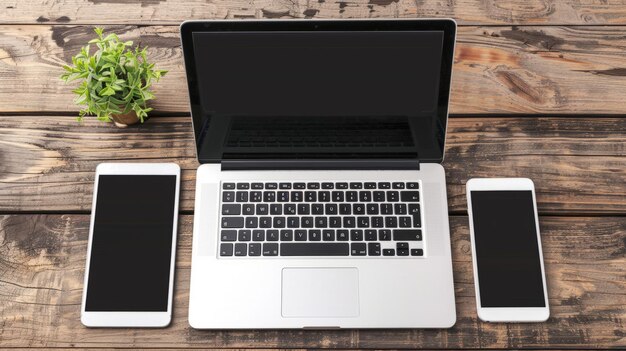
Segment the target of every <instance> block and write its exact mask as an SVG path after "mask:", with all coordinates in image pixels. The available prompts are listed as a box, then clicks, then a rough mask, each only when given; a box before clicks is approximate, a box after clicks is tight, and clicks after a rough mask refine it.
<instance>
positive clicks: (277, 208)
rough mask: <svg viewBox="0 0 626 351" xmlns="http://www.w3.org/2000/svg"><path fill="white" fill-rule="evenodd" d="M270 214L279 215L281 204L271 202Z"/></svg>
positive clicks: (281, 212) (281, 209) (281, 208)
mask: <svg viewBox="0 0 626 351" xmlns="http://www.w3.org/2000/svg"><path fill="white" fill-rule="evenodd" d="M270 214H272V215H281V214H283V205H281V204H271V205H270Z"/></svg>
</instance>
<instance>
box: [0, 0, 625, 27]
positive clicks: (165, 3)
mask: <svg viewBox="0 0 626 351" xmlns="http://www.w3.org/2000/svg"><path fill="white" fill-rule="evenodd" d="M0 9H1V11H0V23H2V22H5V23H26V24H31V23H38V24H51V23H59V24H67V23H73V24H92V23H107V24H178V23H180V22H182V21H184V20H187V19H240V18H241V19H247V18H256V19H259V18H270V19H274V18H369V17H392V18H393V17H453V18H455V19H456V20H457V21H458V22H459V23H460V24H551V25H554V24H609V23H610V24H625V23H626V8H625V7H624V4H623V2H622V1H576V0H514V1H498V0H458V1H436V0H426V1H419V2H417V1H412V0H352V1H343V0H341V1H327V0H313V1H309V0H297V1H283V0H259V1H242V0H230V1H204V0H125V1H121V0H66V1H46V0H20V1H17V0H12V1H5V2H4V3H3V5H2V7H1V8H0Z"/></svg>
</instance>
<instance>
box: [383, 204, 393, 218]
mask: <svg viewBox="0 0 626 351" xmlns="http://www.w3.org/2000/svg"><path fill="white" fill-rule="evenodd" d="M380 214H384V215H390V214H393V205H392V204H381V205H380Z"/></svg>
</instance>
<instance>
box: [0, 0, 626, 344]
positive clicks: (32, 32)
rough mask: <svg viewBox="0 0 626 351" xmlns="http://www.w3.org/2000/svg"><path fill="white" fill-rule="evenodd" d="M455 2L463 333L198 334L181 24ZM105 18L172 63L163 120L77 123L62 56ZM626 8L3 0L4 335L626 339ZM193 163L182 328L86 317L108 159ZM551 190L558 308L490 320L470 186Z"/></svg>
mask: <svg viewBox="0 0 626 351" xmlns="http://www.w3.org/2000/svg"><path fill="white" fill-rule="evenodd" d="M444 16H449V17H454V18H455V19H456V20H457V21H458V23H459V33H458V44H457V51H456V59H455V67H454V77H453V89H452V90H453V91H452V102H451V104H452V107H451V116H450V121H449V127H448V139H447V145H446V160H445V164H444V166H445V168H446V170H447V179H448V196H449V205H450V208H449V210H450V224H451V228H452V249H453V261H454V262H453V265H454V275H455V291H456V303H457V314H458V319H457V323H456V325H455V326H454V327H453V328H451V329H447V330H331V331H320V330H306V331H303V330H249V331H232V330H223V331H198V330H194V329H192V328H190V327H189V325H188V323H187V306H188V298H189V269H190V258H191V257H190V254H191V231H192V229H191V228H192V220H193V197H194V192H193V190H194V184H195V179H194V178H195V169H196V168H197V166H198V164H197V161H196V159H195V156H194V155H195V154H194V144H193V136H192V130H191V124H190V118H189V110H188V103H187V95H186V86H185V77H184V72H183V62H182V59H181V56H182V53H181V48H180V43H179V34H178V24H179V23H180V22H181V21H182V20H185V19H201V18H230V19H239V18H241V19H246V18H330V17H333V18H357V17H358V18H366V17H391V18H392V17H444ZM94 25H102V26H104V27H105V28H106V30H107V31H113V32H116V33H118V34H119V35H121V37H122V38H124V39H132V40H134V41H135V42H136V43H139V44H141V45H148V46H150V49H149V56H150V58H151V59H153V60H154V61H156V62H158V64H159V65H160V66H161V67H162V68H165V69H167V70H169V71H170V72H169V74H168V75H167V76H166V77H165V79H163V80H162V81H161V82H160V83H159V84H158V85H157V87H156V93H157V96H158V99H157V100H156V101H155V103H154V107H155V111H154V113H153V118H151V119H150V120H149V121H148V122H147V123H145V124H143V125H139V126H135V127H131V128H127V129H124V130H121V129H117V128H116V127H114V126H113V125H108V124H101V123H98V122H95V121H93V120H86V121H85V122H84V123H82V124H79V123H77V122H76V120H75V116H76V113H77V112H76V111H77V107H76V106H74V105H73V103H72V99H73V96H72V94H71V92H70V90H71V87H70V86H66V85H64V84H63V83H62V82H61V81H60V80H59V79H58V77H59V75H60V74H61V72H62V69H61V66H62V65H63V64H64V63H66V62H69V60H70V57H71V56H72V55H74V54H76V53H77V51H78V50H79V47H80V46H81V45H84V44H85V43H86V42H87V41H88V40H89V39H90V38H91V37H92V34H93V33H92V27H93V26H94ZM624 111H626V5H624V4H619V1H578V0H559V1H556V0H532V1H530V0H518V1H511V2H508V1H496V0H459V1H434V0H432V1H413V0H350V1H344V0H338V1H330V0H307V1H304V0H292V1H282V0H257V1H241V0H132V1H131V0H128V1H119V0H67V1H47V0H25V1H18V0H3V1H0V348H3V349H4V348H26V347H32V348H36V347H41V348H66V347H80V348H126V347H138V348H341V349H353V348H376V349H379V348H381V349H382V348H426V349H457V350H458V349H477V348H491V349H530V348H532V349H592V348H594V349H595V348H598V349H612V348H615V349H618V348H622V349H624V348H626V118H624ZM105 161H122V162H124V161H128V162H162V161H166V162H176V163H178V164H180V165H181V167H182V168H183V174H182V189H183V191H182V195H181V211H180V228H179V241H178V255H177V262H176V287H175V291H176V297H175V302H174V319H173V322H172V324H171V326H170V327H168V328H166V329H158V330H139V329H87V328H85V327H83V326H82V325H81V324H80V321H79V315H80V301H81V294H82V289H83V286H82V283H83V274H84V266H85V257H86V247H87V235H88V226H89V212H90V206H91V196H92V187H93V180H94V179H93V178H94V171H95V167H96V165H97V164H98V163H100V162H105ZM494 176H503V177H512V176H521V177H530V178H532V179H533V180H534V181H535V184H536V187H537V199H538V203H539V211H540V216H541V218H540V225H541V230H542V237H543V238H542V240H543V248H544V255H545V262H546V269H547V280H548V285H549V295H550V304H551V317H550V320H549V321H548V322H546V323H540V324H489V323H483V322H480V321H479V320H478V319H477V316H476V306H475V299H474V285H473V279H472V267H471V256H470V244H469V234H468V220H467V211H466V206H465V192H464V184H465V182H466V181H467V179H469V178H471V177H494Z"/></svg>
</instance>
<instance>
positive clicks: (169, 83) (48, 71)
mask: <svg viewBox="0 0 626 351" xmlns="http://www.w3.org/2000/svg"><path fill="white" fill-rule="evenodd" d="M625 8H626V5H625ZM106 28H107V30H110V31H113V32H116V33H118V34H120V35H121V36H122V38H124V39H125V40H126V39H128V40H134V41H135V42H136V43H138V44H140V45H147V46H148V47H149V48H150V49H149V52H150V56H151V58H153V59H154V60H155V61H156V62H157V63H158V65H159V67H161V68H163V69H167V70H168V71H169V73H168V75H167V76H166V77H165V78H164V79H163V80H162V81H161V84H159V85H157V86H156V93H157V94H158V96H159V99H157V100H156V101H155V103H154V107H155V108H156V109H157V112H159V113H163V112H180V111H187V110H188V100H187V85H186V80H185V73H184V68H183V62H182V49H181V48H180V38H179V33H178V26H148V27H137V26H107V27H106ZM625 32H626V26H599V27H596V26H593V27H581V26H577V27H560V26H559V27H550V26H532V27H519V26H514V27H511V26H505V27H500V26H496V27H484V26H476V27H475V26H470V27H460V28H459V33H458V45H457V48H456V59H455V69H454V74H453V80H452V81H453V84H452V96H451V108H450V111H451V113H452V114H453V115H459V114H482V115H484V114H490V115H494V114H511V113H524V114H555V113H558V114H576V115H584V116H585V117H590V116H591V115H593V114H622V113H623V112H624V108H623V105H624V100H625V99H626V90H625V89H624V87H625V86H626V36H625V35H624V33H625ZM93 35H94V34H93V26H73V25H71V26H66V25H57V26H50V25H47V24H46V25H40V26H24V25H0V43H2V46H0V63H1V64H0V79H2V81H3V83H4V84H2V85H0V113H2V112H14V111H19V112H42V111H45V112H56V113H58V112H67V111H75V110H76V107H75V106H74V105H73V98H74V97H73V95H72V93H71V89H70V87H71V85H70V86H69V87H68V86H65V85H64V84H62V83H60V81H59V76H60V75H61V73H62V71H63V69H62V65H63V64H64V63H66V62H68V61H70V58H71V57H72V55H75V54H76V53H77V52H78V51H79V50H80V47H81V46H83V45H85V43H86V42H87V41H89V39H91V38H92V37H93ZM305 70H306V67H303V72H304V71H305Z"/></svg>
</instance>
